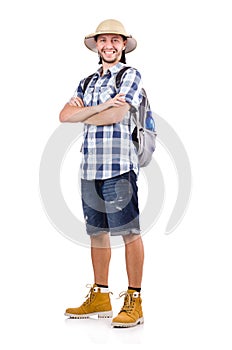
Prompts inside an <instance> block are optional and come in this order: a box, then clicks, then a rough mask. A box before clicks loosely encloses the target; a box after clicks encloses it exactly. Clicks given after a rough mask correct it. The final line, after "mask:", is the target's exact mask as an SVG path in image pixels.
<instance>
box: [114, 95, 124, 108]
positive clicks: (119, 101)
mask: <svg viewBox="0 0 232 350" xmlns="http://www.w3.org/2000/svg"><path fill="white" fill-rule="evenodd" d="M112 100H113V105H114V106H115V107H117V106H123V105H124V104H125V103H126V101H125V94H121V93H120V94H117V95H116V96H115V97H114V98H113V99H112Z"/></svg>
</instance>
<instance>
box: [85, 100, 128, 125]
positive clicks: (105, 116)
mask: <svg viewBox="0 0 232 350" xmlns="http://www.w3.org/2000/svg"><path fill="white" fill-rule="evenodd" d="M129 108H130V106H129V104H127V103H126V104H125V105H124V106H120V107H112V108H109V109H107V110H104V111H102V112H99V113H98V114H96V115H93V116H92V117H90V118H88V119H86V120H85V121H84V123H85V124H91V125H111V124H115V123H119V122H120V121H121V120H122V119H123V118H124V116H125V115H126V113H127V112H128V110H129Z"/></svg>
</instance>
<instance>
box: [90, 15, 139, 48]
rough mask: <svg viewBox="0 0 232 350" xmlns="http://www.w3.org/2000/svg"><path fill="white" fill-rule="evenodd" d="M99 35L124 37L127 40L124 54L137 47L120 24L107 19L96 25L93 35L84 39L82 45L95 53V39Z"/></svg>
mask: <svg viewBox="0 0 232 350" xmlns="http://www.w3.org/2000/svg"><path fill="white" fill-rule="evenodd" d="M100 34H119V35H123V36H125V37H126V38H127V44H126V49H125V53H128V52H131V51H133V50H134V49H135V48H136V46H137V41H136V40H135V39H134V38H132V36H131V35H129V34H127V32H126V31H125V28H124V26H123V24H122V23H121V22H119V21H117V20H115V19H107V20H105V21H103V22H101V23H100V24H99V25H98V27H97V29H96V31H95V33H92V34H89V35H87V36H86V37H85V40H84V43H85V45H86V46H87V47H88V49H90V50H91V51H94V52H97V48H96V41H95V37H96V35H100Z"/></svg>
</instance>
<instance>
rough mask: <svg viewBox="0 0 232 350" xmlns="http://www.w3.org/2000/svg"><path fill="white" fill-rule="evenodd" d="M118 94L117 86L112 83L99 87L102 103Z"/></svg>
mask: <svg viewBox="0 0 232 350" xmlns="http://www.w3.org/2000/svg"><path fill="white" fill-rule="evenodd" d="M115 96H116V90H115V87H114V86H112V85H108V86H101V88H100V89H99V100H100V101H101V103H104V102H106V101H108V100H110V99H111V98H114V97H115Z"/></svg>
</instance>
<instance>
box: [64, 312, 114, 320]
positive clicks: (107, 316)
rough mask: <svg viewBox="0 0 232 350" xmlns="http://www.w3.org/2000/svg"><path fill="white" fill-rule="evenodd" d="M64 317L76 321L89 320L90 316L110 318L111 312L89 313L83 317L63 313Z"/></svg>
mask: <svg viewBox="0 0 232 350" xmlns="http://www.w3.org/2000/svg"><path fill="white" fill-rule="evenodd" d="M64 315H65V316H68V317H70V318H78V319H84V318H90V317H91V316H95V315H97V316H98V318H112V317H113V311H102V312H91V313H89V314H83V315H76V314H69V313H67V312H65V314H64Z"/></svg>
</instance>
